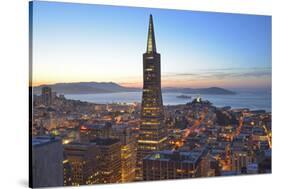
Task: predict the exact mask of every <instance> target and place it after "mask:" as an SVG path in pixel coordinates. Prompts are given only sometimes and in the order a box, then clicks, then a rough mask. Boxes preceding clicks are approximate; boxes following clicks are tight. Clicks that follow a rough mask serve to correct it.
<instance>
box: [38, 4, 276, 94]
mask: <svg viewBox="0 0 281 189" xmlns="http://www.w3.org/2000/svg"><path fill="white" fill-rule="evenodd" d="M33 8H34V9H33V85H40V84H51V83H59V82H80V81H97V82H109V81H112V82H116V83H119V84H121V85H123V86H136V87H141V86H142V54H143V53H144V52H145V50H146V40H147V32H148V21H149V14H152V15H153V20H154V29H155V36H156V45H157V51H158V52H159V53H160V54H161V73H162V86H164V87H167V86H169V87H212V86H217V87H224V88H229V89H231V88H270V87H271V17H269V16H255V15H241V14H223V13H209V12H194V11H183V10H167V9H147V8H135V7H117V6H102V5H89V4H75V3H56V2H35V3H34V5H33Z"/></svg>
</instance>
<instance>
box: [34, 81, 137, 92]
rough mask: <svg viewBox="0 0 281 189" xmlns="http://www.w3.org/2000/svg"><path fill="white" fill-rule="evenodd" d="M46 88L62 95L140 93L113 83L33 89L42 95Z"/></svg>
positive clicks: (59, 84) (54, 85)
mask: <svg viewBox="0 0 281 189" xmlns="http://www.w3.org/2000/svg"><path fill="white" fill-rule="evenodd" d="M44 86H49V87H51V88H52V90H53V91H55V92H57V93H60V94H96V93H116V92H133V91H140V90H141V89H139V88H132V87H123V86H121V85H118V84H116V83H113V82H77V83H56V84H52V85H40V86H37V87H33V91H34V93H35V94H40V93H41V89H42V87H44Z"/></svg>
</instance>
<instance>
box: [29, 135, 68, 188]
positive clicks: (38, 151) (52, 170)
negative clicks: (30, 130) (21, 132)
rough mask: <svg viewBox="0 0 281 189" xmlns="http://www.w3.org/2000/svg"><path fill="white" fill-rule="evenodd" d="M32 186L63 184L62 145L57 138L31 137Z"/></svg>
mask: <svg viewBox="0 0 281 189" xmlns="http://www.w3.org/2000/svg"><path fill="white" fill-rule="evenodd" d="M31 171H32V182H31V183H32V186H31V187H32V188H33V187H34V188H37V187H54V186H63V147H62V144H61V140H60V139H59V138H54V137H50V136H38V137H33V138H32V170H31Z"/></svg>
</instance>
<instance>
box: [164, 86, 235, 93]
mask: <svg viewBox="0 0 281 189" xmlns="http://www.w3.org/2000/svg"><path fill="white" fill-rule="evenodd" d="M162 91H163V92H178V93H187V94H212V95H234V94H236V92H234V91H230V90H227V89H223V88H220V87H209V88H164V89H162Z"/></svg>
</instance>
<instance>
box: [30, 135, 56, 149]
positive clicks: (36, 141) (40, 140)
mask: <svg viewBox="0 0 281 189" xmlns="http://www.w3.org/2000/svg"><path fill="white" fill-rule="evenodd" d="M58 141H60V138H57V137H53V136H48V135H46V136H36V137H32V147H36V146H41V145H46V144H49V143H53V142H58Z"/></svg>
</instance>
